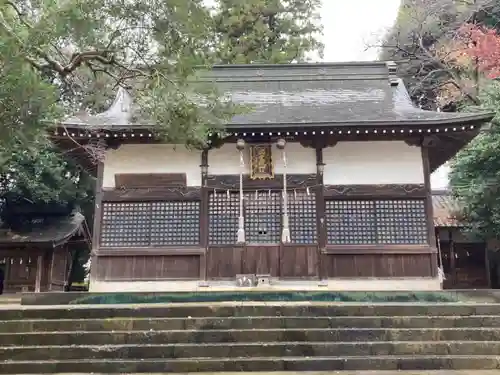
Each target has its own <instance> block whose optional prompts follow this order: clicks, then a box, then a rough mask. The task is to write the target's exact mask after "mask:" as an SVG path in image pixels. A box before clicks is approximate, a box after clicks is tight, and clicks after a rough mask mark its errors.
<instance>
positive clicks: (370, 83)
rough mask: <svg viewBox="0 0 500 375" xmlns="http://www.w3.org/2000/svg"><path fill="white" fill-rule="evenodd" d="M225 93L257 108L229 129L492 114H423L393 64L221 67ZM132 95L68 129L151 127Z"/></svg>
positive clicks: (215, 72)
mask: <svg viewBox="0 0 500 375" xmlns="http://www.w3.org/2000/svg"><path fill="white" fill-rule="evenodd" d="M200 81H201V82H213V83H214V84H215V87H216V89H217V90H218V91H219V93H220V94H221V95H224V96H226V97H227V98H228V99H230V100H231V101H232V102H233V103H235V104H240V105H244V106H248V107H249V111H245V113H244V114H238V115H236V116H234V117H233V118H232V120H231V121H230V122H229V123H228V124H227V126H228V127H229V128H235V129H236V128H252V127H260V128H262V127H270V128H280V127H290V126H297V125H300V126H322V125H323V126H344V125H345V126H351V125H355V126H369V127H374V126H391V125H398V126H402V125H405V126H412V125H413V126H414V125H439V124H455V123H456V124H460V125H464V124H467V123H478V122H479V123H480V122H487V121H490V120H491V119H492V118H493V114H492V113H489V112H478V113H463V112H460V113H449V112H435V111H426V110H422V109H419V108H416V107H415V106H414V105H413V103H412V101H411V99H410V96H409V94H408V91H407V90H406V87H405V86H404V83H403V81H402V80H401V79H400V78H399V77H398V76H397V74H396V65H395V64H394V63H392V62H363V63H311V64H275V65H258V64H255V65H216V66H214V67H212V69H210V70H209V71H202V72H201V78H200ZM136 113H137V111H136V108H135V106H134V101H133V98H132V97H131V95H130V94H129V92H127V91H126V90H125V89H123V88H119V89H118V92H117V94H116V98H115V100H114V102H113V104H112V105H111V106H110V108H109V109H108V110H107V111H105V112H103V113H100V114H97V115H89V114H80V115H77V116H71V117H69V118H67V119H66V120H64V121H63V123H62V125H64V126H68V127H77V128H83V129H85V128H87V129H88V128H91V129H107V130H127V129H133V128H141V127H150V126H151V124H150V123H149V122H148V120H147V119H139V120H138V119H137V116H136Z"/></svg>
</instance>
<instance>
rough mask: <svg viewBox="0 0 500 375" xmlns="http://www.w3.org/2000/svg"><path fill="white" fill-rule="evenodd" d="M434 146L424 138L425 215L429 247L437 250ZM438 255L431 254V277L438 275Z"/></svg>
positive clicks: (435, 253)
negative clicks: (431, 150) (432, 167)
mask: <svg viewBox="0 0 500 375" xmlns="http://www.w3.org/2000/svg"><path fill="white" fill-rule="evenodd" d="M431 145H432V139H430V138H429V139H426V138H424V140H423V142H422V146H421V150H422V163H423V170H424V185H425V193H426V194H425V196H426V198H425V213H426V217H427V237H428V243H429V245H430V246H431V247H432V248H433V249H435V250H436V231H435V228H434V213H433V207H432V192H431V171H430V165H429V147H430V146H431ZM437 257H438V254H437V250H436V251H435V252H434V253H433V254H431V275H432V277H436V276H437V274H438V259H437Z"/></svg>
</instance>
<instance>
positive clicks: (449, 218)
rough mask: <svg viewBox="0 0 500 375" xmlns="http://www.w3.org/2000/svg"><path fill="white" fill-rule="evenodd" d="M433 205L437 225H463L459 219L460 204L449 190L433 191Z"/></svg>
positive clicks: (435, 224)
mask: <svg viewBox="0 0 500 375" xmlns="http://www.w3.org/2000/svg"><path fill="white" fill-rule="evenodd" d="M432 207H433V213H434V226H435V227H461V226H462V225H461V224H460V222H459V220H458V219H457V213H458V212H459V205H458V203H457V201H456V199H455V198H454V197H453V196H452V195H451V193H450V192H449V191H433V192H432Z"/></svg>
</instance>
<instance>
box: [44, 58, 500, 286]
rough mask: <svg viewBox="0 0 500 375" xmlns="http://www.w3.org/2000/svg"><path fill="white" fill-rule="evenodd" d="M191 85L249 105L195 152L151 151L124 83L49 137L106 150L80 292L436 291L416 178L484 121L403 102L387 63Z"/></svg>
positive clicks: (426, 193)
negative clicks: (110, 99) (211, 87)
mask: <svg viewBox="0 0 500 375" xmlns="http://www.w3.org/2000/svg"><path fill="white" fill-rule="evenodd" d="M201 79H202V80H204V81H207V82H212V83H213V84H215V85H216V86H217V88H218V89H219V91H220V92H222V93H223V94H225V95H227V97H230V98H231V99H232V101H233V102H235V103H237V104H242V105H245V106H247V107H248V108H250V110H249V111H248V112H245V113H243V114H238V115H236V116H234V117H233V119H232V120H231V121H229V122H228V123H227V124H226V130H227V133H228V134H226V135H224V138H223V137H222V136H220V134H217V133H213V134H211V135H210V137H209V146H208V147H206V148H204V149H200V150H196V149H187V148H186V147H184V146H183V145H173V144H164V143H161V142H160V141H159V140H158V139H157V138H156V135H155V132H154V129H153V130H152V129H151V126H150V125H148V124H149V121H148V119H140V118H138V116H136V115H134V114H136V112H135V106H134V103H133V99H132V98H131V96H130V95H129V94H128V93H127V91H125V90H124V89H120V90H119V91H118V93H117V96H116V99H115V102H114V103H113V104H112V106H111V107H110V108H109V109H108V110H107V111H106V112H104V113H101V114H98V115H95V116H91V115H84V116H76V117H72V118H68V119H67V120H65V121H64V122H63V124H62V125H61V127H60V128H59V129H57V130H55V131H54V133H53V134H52V136H53V137H54V139H56V140H57V141H58V142H59V143H60V144H61V145H62V146H64V145H65V144H67V146H68V149H70V148H74V141H75V140H77V141H78V142H81V143H82V144H85V143H86V142H90V141H92V142H96V141H100V142H102V143H104V144H105V145H106V147H107V151H106V156H105V158H104V160H102V162H100V163H99V164H98V166H97V172H96V175H97V181H98V183H97V190H96V191H97V198H96V205H95V209H96V210H95V222H94V231H93V236H94V237H93V241H92V244H93V251H92V269H91V278H90V291H115V290H122V291H123V290H129V291H134V290H142V291H154V290H193V289H198V288H207V287H209V288H230V287H235V286H236V285H250V286H254V285H261V284H264V285H268V284H269V283H270V284H271V286H272V287H275V288H279V287H283V288H300V289H307V288H315V287H320V288H329V289H360V290H373V289H375V290H383V289H386V290H387V289H392V290H395V289H406V290H408V289H414V290H418V289H420V290H423V289H426V290H432V289H439V288H440V287H441V283H440V281H439V278H438V272H437V269H438V268H437V266H438V262H437V260H438V256H437V249H436V238H435V230H434V226H433V219H432V218H433V215H432V209H433V205H432V199H431V190H430V183H429V178H430V177H429V176H430V173H431V172H432V171H433V170H435V169H436V168H438V167H439V166H440V165H442V164H443V163H444V162H446V161H447V160H448V159H450V158H451V157H452V156H453V155H455V153H456V152H457V151H458V150H459V149H461V148H462V147H463V146H464V145H466V144H467V143H468V142H469V141H470V140H471V139H472V138H473V137H475V136H476V135H477V134H478V132H479V129H480V127H481V125H482V124H483V123H485V122H487V121H489V120H491V118H492V117H493V114H492V113H438V112H431V111H424V110H421V109H418V108H415V107H414V106H413V105H412V102H411V100H410V97H409V95H408V92H407V90H406V88H405V86H404V84H403V82H402V80H401V79H399V78H398V77H397V74H396V66H395V64H393V63H390V62H389V63H385V62H373V63H341V64H291V65H286V64H280V65H256V64H255V65H234V66H232V65H224V66H215V67H214V68H213V69H212V71H211V72H209V73H208V74H206V75H205V76H203V77H202V78H201ZM236 280H238V282H236Z"/></svg>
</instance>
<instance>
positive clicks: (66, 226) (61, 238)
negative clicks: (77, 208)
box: [0, 212, 85, 246]
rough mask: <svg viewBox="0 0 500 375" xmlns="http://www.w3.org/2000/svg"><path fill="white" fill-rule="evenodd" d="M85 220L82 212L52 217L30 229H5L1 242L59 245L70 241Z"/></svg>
mask: <svg viewBox="0 0 500 375" xmlns="http://www.w3.org/2000/svg"><path fill="white" fill-rule="evenodd" d="M84 221H85V218H84V216H83V215H82V214H81V213H80V212H73V213H72V214H71V215H69V216H58V217H51V218H50V219H48V220H46V221H43V222H42V223H34V224H33V226H31V228H30V230H27V231H23V232H13V231H11V230H5V229H3V230H2V231H1V232H0V244H7V243H11V244H33V243H36V244H53V245H54V246H57V245H59V244H61V243H65V242H66V241H69V239H70V238H71V237H73V236H74V235H75V234H76V233H77V232H78V231H79V230H80V229H82V225H83V223H84Z"/></svg>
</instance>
